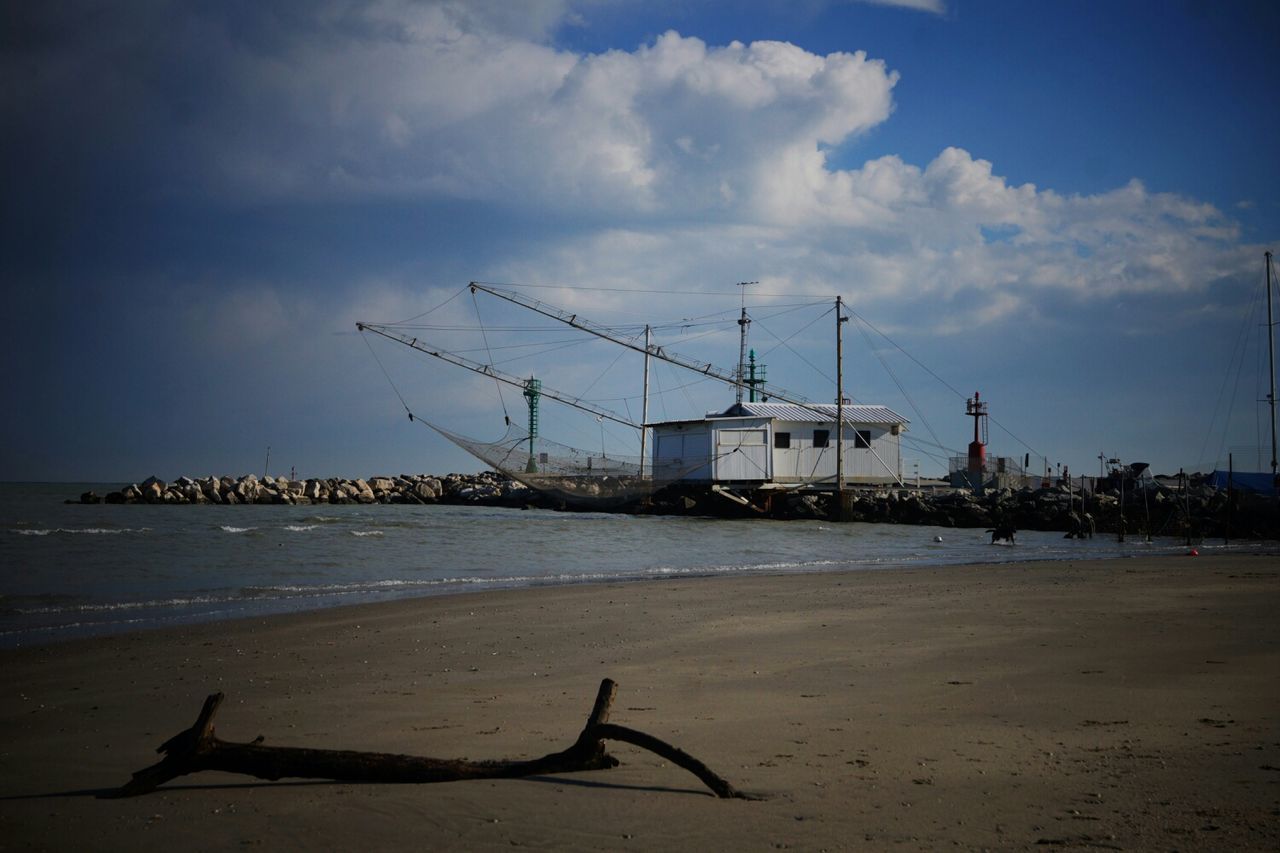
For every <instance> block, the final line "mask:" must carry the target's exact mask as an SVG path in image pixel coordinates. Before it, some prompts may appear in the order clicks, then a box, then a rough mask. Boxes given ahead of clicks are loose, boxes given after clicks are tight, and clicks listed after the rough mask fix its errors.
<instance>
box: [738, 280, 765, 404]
mask: <svg viewBox="0 0 1280 853" xmlns="http://www.w3.org/2000/svg"><path fill="white" fill-rule="evenodd" d="M759 283H760V282H758V281H740V282H738V283H737V285H736V286H737V287H741V288H742V316H740V317H739V318H738V329H739V331H738V387H737V400H736V402H738V403H741V402H742V389H743V387H745V385H746V379H747V327H748V326H750V325H751V318H750V317H748V316H747V288H748V287H750V286H751V285H753V284H759ZM751 392H752V393H751V397H752V400H753V401H754V399H755V386H752V388H751Z"/></svg>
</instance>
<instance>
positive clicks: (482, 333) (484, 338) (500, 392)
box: [471, 290, 511, 426]
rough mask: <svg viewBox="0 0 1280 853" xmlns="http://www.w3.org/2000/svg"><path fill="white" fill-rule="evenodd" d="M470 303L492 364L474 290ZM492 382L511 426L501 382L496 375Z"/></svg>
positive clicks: (503, 412)
mask: <svg viewBox="0 0 1280 853" xmlns="http://www.w3.org/2000/svg"><path fill="white" fill-rule="evenodd" d="M471 304H472V305H474V306H475V309H476V322H477V323H479V324H480V337H481V338H482V339H483V340H484V348H485V352H486V353H488V355H489V366H490V367H492V366H493V353H490V352H489V336H488V335H487V334H485V331H484V320H482V319H481V318H480V303H479V302H478V301H477V300H476V292H475V291H474V290H472V291H471ZM493 384H494V386H495V387H496V388H497V389H498V402H499V403H501V404H502V417H503V420H505V421H506V422H507V426H511V413H510V412H508V411H507V400H506V398H505V397H503V396H502V382H501V381H500V380H499V379H498V377H497V376H495V377H493Z"/></svg>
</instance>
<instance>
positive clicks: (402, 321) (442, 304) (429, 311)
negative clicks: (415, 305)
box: [387, 287, 466, 326]
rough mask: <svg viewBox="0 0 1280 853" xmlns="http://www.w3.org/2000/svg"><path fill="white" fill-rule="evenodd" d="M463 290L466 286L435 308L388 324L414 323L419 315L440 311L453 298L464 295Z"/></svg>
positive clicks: (423, 315)
mask: <svg viewBox="0 0 1280 853" xmlns="http://www.w3.org/2000/svg"><path fill="white" fill-rule="evenodd" d="M463 290H466V288H465V287H464V288H461V289H460V290H459V291H458V292H457V293H455V294H453V296H450V297H449V298H448V299H446V300H445V301H444V302H441V303H440V304H439V305H437V306H436V307H434V308H428V309H427V310H426V311H423V312H422V313H421V314H415V315H414V316H412V317H410V318H409V319H407V320H401V321H400V322H399V323H387V325H388V326H403V325H404V324H406V323H412V322H413V321H414V320H417V319H418V318H419V317H425V316H427V315H428V314H430V313H432V312H433V311H438V310H440V309H441V308H443V307H444V306H446V305H448V304H449V303H450V302H452V301H453V300H455V299H457V298H458V297H459V296H461V295H462V291H463Z"/></svg>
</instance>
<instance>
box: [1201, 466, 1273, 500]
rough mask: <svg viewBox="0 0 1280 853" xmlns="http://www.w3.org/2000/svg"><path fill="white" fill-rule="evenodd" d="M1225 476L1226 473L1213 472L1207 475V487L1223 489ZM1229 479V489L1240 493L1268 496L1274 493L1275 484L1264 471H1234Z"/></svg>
mask: <svg viewBox="0 0 1280 853" xmlns="http://www.w3.org/2000/svg"><path fill="white" fill-rule="evenodd" d="M1227 476H1228V475H1227V472H1226V471H1214V472H1213V473H1212V474H1210V475H1209V485H1211V486H1213V487H1214V488H1215V489H1225V488H1226V487H1227ZM1230 477H1231V488H1233V489H1239V490H1240V491H1242V492H1260V493H1261V494H1264V495H1269V494H1273V493H1274V492H1275V491H1276V483H1275V481H1274V480H1273V479H1272V477H1271V475H1270V474H1268V473H1267V472H1266V471H1236V472H1235V473H1233V474H1231V475H1230Z"/></svg>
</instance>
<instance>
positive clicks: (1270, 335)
mask: <svg viewBox="0 0 1280 853" xmlns="http://www.w3.org/2000/svg"><path fill="white" fill-rule="evenodd" d="M1263 254H1264V256H1265V258H1266V262H1267V363H1268V365H1269V366H1270V368H1271V387H1270V389H1269V392H1268V393H1267V403H1268V404H1270V406H1271V480H1272V482H1275V479H1276V327H1275V323H1274V322H1272V319H1271V253H1270V252H1264V253H1263Z"/></svg>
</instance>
